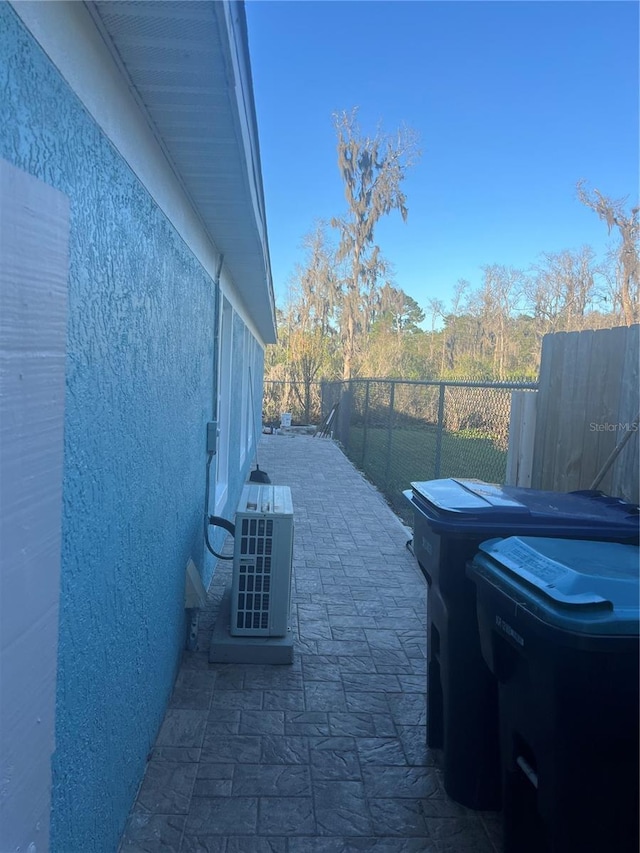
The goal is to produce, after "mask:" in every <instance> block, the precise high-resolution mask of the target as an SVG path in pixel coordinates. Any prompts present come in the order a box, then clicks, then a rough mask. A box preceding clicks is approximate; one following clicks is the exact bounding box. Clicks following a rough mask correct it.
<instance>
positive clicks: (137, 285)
mask: <svg viewBox="0 0 640 853" xmlns="http://www.w3.org/2000/svg"><path fill="white" fill-rule="evenodd" d="M0 115H1V116H2V124H1V125H0V157H3V158H5V159H6V160H8V161H10V162H11V163H13V164H14V165H16V166H17V167H19V168H21V169H23V170H25V171H26V172H28V173H30V174H32V175H34V176H36V177H37V178H39V179H41V180H43V181H45V182H46V183H47V184H50V185H51V186H53V187H56V188H57V189H59V190H61V191H62V192H63V193H65V194H66V195H67V196H68V197H69V198H70V201H71V237H70V272H69V320H68V350H67V378H66V385H67V387H66V400H65V463H64V465H65V467H64V489H63V500H64V508H63V530H62V534H63V552H62V565H61V597H60V625H59V649H58V683H57V705H56V753H55V755H54V759H53V786H54V788H53V805H52V823H51V832H52V846H51V850H52V853H92V851H96V852H98V851H99V853H112V851H114V850H115V849H116V848H117V844H118V839H119V837H120V833H121V831H122V829H123V826H124V823H125V819H126V816H127V813H128V811H129V809H130V807H131V805H132V802H133V799H134V797H135V793H136V790H137V786H138V784H139V782H140V779H141V777H142V773H143V771H144V765H145V759H146V756H147V753H148V751H149V748H150V746H151V745H152V743H153V741H154V738H155V736H156V734H157V731H158V728H159V726H160V724H161V722H162V717H163V714H164V711H165V708H166V703H167V701H168V698H169V695H170V693H171V688H172V685H173V681H174V677H175V674H176V670H177V665H178V663H179V659H180V655H181V651H182V649H183V648H184V641H185V628H186V626H185V616H184V609H183V603H184V602H183V594H184V570H185V566H186V563H187V560H188V558H189V557H193V559H194V560H195V562H196V564H197V565H198V566H199V567H200V569H201V571H202V572H203V574H204V575H205V577H206V576H209V577H210V575H211V565H212V564H211V561H210V560H209V561H208V562H206V564H205V557H204V551H203V539H202V514H203V507H204V487H205V458H206V457H205V424H206V422H207V421H208V420H210V418H211V406H212V392H213V383H214V379H213V375H212V364H213V343H214V340H213V317H214V290H215V288H214V284H213V282H212V280H211V278H210V277H209V276H208V275H207V274H206V272H205V271H204V270H203V268H202V267H201V265H200V264H199V263H198V262H197V260H196V259H195V258H194V257H193V255H192V254H191V253H190V251H189V250H188V248H187V247H186V246H185V244H184V242H183V241H182V240H181V239H180V237H179V236H178V235H177V233H176V232H175V231H174V229H173V227H172V226H171V224H170V222H169V221H168V220H167V219H166V218H165V217H164V215H163V214H162V213H161V212H160V211H159V210H158V208H157V207H156V206H155V204H154V202H153V200H152V198H151V197H150V196H149V194H148V193H147V192H146V190H145V189H144V188H143V187H142V186H141V185H140V183H139V182H138V180H137V179H136V177H135V176H134V174H133V173H132V172H131V170H130V169H129V168H128V166H127V165H126V163H125V162H124V161H123V160H122V159H121V157H120V156H119V155H118V153H117V152H116V151H115V150H114V148H113V147H112V145H111V144H110V143H109V141H108V140H107V139H106V138H105V137H104V135H103V134H102V133H101V131H100V129H99V128H98V126H97V125H96V124H95V122H94V121H93V120H92V118H91V117H90V116H89V115H88V114H87V113H86V111H85V110H84V108H83V106H82V105H81V103H80V102H79V101H78V100H77V98H76V97H75V96H74V94H73V93H72V92H71V91H70V90H69V88H68V86H67V85H66V83H65V82H64V80H63V79H62V78H61V77H60V76H59V74H58V72H57V71H56V70H55V68H53V66H52V65H51V63H50V62H49V60H48V59H47V57H46V56H45V55H44V54H43V52H42V51H41V50H40V48H39V47H38V45H37V44H36V43H35V42H34V41H33V39H32V38H31V36H30V35H29V34H28V33H27V32H26V31H25V29H24V28H23V26H22V24H21V23H20V21H19V19H18V18H17V16H16V15H15V13H14V12H13V10H12V9H11V7H9V6H7V5H6V4H4V3H0ZM234 452H235V449H234ZM249 462H250V459H247V460H246V463H245V466H244V470H243V471H239V470H236V471H235V474H234V475H233V477H232V478H230V486H231V488H230V500H229V515H231V512H232V510H233V506H232V503H233V501H236V500H237V497H238V494H239V490H240V488H241V485H242V480H243V478H244V473H245V470H246V468H247V466H248V464H249ZM232 467H233V466H232Z"/></svg>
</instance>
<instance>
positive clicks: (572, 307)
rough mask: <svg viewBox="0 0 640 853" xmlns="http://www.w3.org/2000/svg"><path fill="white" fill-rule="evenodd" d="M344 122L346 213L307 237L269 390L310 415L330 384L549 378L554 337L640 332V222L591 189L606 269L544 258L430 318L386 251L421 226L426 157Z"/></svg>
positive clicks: (587, 196)
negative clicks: (411, 223)
mask: <svg viewBox="0 0 640 853" xmlns="http://www.w3.org/2000/svg"><path fill="white" fill-rule="evenodd" d="M333 121H334V127H335V130H336V136H337V154H338V168H339V171H340V175H341V179H342V182H343V185H344V191H345V199H346V202H347V208H346V212H345V214H344V215H343V216H342V217H335V218H333V219H332V220H331V221H330V222H323V221H319V222H317V223H316V224H315V226H314V228H313V229H312V230H311V232H310V233H309V234H307V235H306V236H305V238H304V240H303V252H304V257H303V259H302V261H301V262H300V263H299V264H298V265H297V266H296V269H295V272H294V275H293V276H292V280H291V284H290V288H289V292H288V295H287V298H286V301H285V304H284V306H283V307H282V308H278V309H277V313H278V329H279V332H278V336H279V341H278V344H277V345H274V346H272V347H269V348H268V350H267V354H266V372H265V378H266V379H267V380H279V381H285V382H290V383H293V384H294V385H295V387H296V389H297V394H298V396H299V403H300V404H301V405H302V406H304V407H305V408H306V409H307V411H308V409H309V401H310V394H311V386H312V384H313V383H316V382H318V381H320V380H323V379H340V378H342V379H350V378H355V377H382V378H392V377H393V378H398V379H462V378H468V379H487V380H506V379H515V378H536V377H537V374H538V368H539V361H540V347H541V340H542V337H543V336H544V335H545V334H547V333H549V332H560V331H579V330H582V329H596V328H607V327H611V326H618V325H631V324H632V323H637V322H640V293H639V280H640V261H639V252H638V243H639V222H638V214H639V212H640V208H639V207H637V206H636V207H632V208H631V209H630V210H628V209H627V207H626V200H625V199H613V198H610V197H608V196H606V195H604V194H603V193H601V192H600V191H599V190H597V189H594V190H589V189H588V188H587V186H586V184H585V182H584V181H582V180H581V181H578V183H577V185H576V192H577V197H578V199H579V200H580V201H581V202H582V203H583V204H584V205H586V206H587V207H588V208H590V209H591V210H592V211H593V212H594V213H595V214H596V215H597V216H598V217H599V218H600V219H601V220H602V221H603V223H604V225H605V226H606V227H607V228H608V231H609V233H610V234H612V235H614V236H615V237H616V238H617V243H616V245H615V247H614V248H613V249H612V250H611V251H610V252H609V254H608V255H607V256H606V257H605V258H600V259H599V258H597V257H596V254H595V252H594V251H593V249H592V248H591V247H589V246H583V247H581V248H580V249H566V250H564V251H562V252H556V253H543V254H542V255H541V256H540V258H539V259H538V260H537V261H536V262H535V263H534V264H533V265H532V266H531V268H529V269H526V270H522V269H516V268H513V267H510V266H504V265H501V264H492V265H487V266H485V267H483V268H482V281H481V284H480V285H479V286H476V287H472V285H471V284H470V283H469V282H468V281H465V280H459V281H458V282H457V283H456V285H455V287H454V290H453V295H452V297H451V299H450V300H449V302H447V303H445V302H444V301H443V300H440V299H436V298H434V299H429V300H428V301H427V303H426V304H425V305H424V306H420V305H418V303H417V302H416V301H415V300H414V299H413V298H412V297H411V296H409V295H408V294H406V293H405V292H404V291H403V290H402V288H400V287H398V286H397V284H396V283H395V281H394V274H393V267H392V265H391V263H390V262H389V261H388V260H387V259H386V258H385V257H384V256H383V254H382V252H381V249H380V247H379V245H378V244H377V242H376V226H377V225H378V223H379V221H380V220H381V219H382V218H383V217H384V216H387V215H389V214H391V213H393V212H394V211H397V212H398V213H399V214H400V215H401V216H402V218H403V219H406V218H407V215H408V209H407V199H406V196H405V194H404V192H403V189H402V184H403V180H404V178H405V175H406V172H407V170H408V169H409V168H410V167H411V166H412V165H413V164H414V163H415V162H416V161H417V159H418V157H419V156H420V151H419V148H418V139H417V136H416V134H415V133H414V132H413V131H412V130H411V129H408V128H401V129H399V130H398V131H397V132H396V133H395V134H394V135H386V134H384V133H382V131H380V130H378V131H377V132H376V133H375V134H374V135H373V136H371V135H363V134H362V132H361V130H360V128H359V126H358V122H357V111H356V110H352V111H351V112H349V113H346V112H343V113H340V114H336V115H334V117H333Z"/></svg>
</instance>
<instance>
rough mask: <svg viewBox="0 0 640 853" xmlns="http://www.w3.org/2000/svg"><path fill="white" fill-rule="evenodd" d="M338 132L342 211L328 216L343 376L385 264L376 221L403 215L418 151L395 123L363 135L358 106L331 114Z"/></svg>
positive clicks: (351, 368)
mask: <svg viewBox="0 0 640 853" xmlns="http://www.w3.org/2000/svg"><path fill="white" fill-rule="evenodd" d="M333 120H334V126H335V129H336V133H337V136H338V167H339V169H340V174H341V177H342V180H343V182H344V193H345V198H346V200H347V212H346V214H345V215H344V216H342V217H336V218H334V219H332V220H331V224H332V226H333V227H335V228H337V229H338V232H339V234H340V242H339V245H338V253H337V259H338V262H340V261H346V262H347V265H348V272H347V276H346V280H345V282H344V289H343V294H342V304H341V312H340V332H341V337H342V341H343V347H344V363H343V378H344V379H350V378H351V377H352V376H353V374H354V372H355V369H356V357H357V340H358V337H359V336H360V335H364V334H366V333H367V332H368V331H369V329H368V328H367V326H368V322H367V314H368V312H367V307H368V305H369V302H370V297H371V296H372V295H373V294H375V293H376V291H377V289H378V281H379V279H380V278H381V277H383V276H384V273H385V263H384V260H383V259H382V256H381V253H380V248H379V246H378V245H377V244H376V241H375V229H376V225H377V224H378V222H379V221H380V219H381V218H382V217H383V216H386V215H388V214H390V213H391V212H392V211H394V210H398V211H399V212H400V215H401V216H402V218H403V220H406V218H407V212H408V211H407V203H406V202H407V200H406V197H405V194H404V191H403V189H402V183H403V181H404V178H405V175H406V172H407V169H409V168H410V167H411V166H412V165H413V164H414V163H415V161H416V159H417V158H418V156H419V151H418V145H417V135H416V133H415V132H414V131H413V130H411V129H409V128H404V127H403V128H400V129H399V130H398V131H397V132H396V133H395V135H386V134H384V133H382V131H380V130H378V131H377V132H376V134H375V135H374V136H363V134H362V132H361V131H360V128H359V126H358V122H357V109H353V110H352V111H351V112H341V113H338V114H335V115H334V116H333Z"/></svg>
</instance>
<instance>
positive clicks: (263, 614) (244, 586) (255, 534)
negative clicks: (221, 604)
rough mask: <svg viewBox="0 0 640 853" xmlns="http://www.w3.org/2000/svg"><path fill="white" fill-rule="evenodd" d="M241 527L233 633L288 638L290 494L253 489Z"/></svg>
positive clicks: (244, 500)
mask: <svg viewBox="0 0 640 853" xmlns="http://www.w3.org/2000/svg"><path fill="white" fill-rule="evenodd" d="M235 526H236V531H235V537H234V552H233V579H232V583H231V620H230V626H229V631H230V633H231V634H232V635H233V636H235V637H284V636H286V635H287V632H288V631H289V627H290V612H291V565H292V558H293V504H292V502H291V490H290V488H289V487H288V486H272V485H262V484H260V485H258V484H255V483H247V484H246V485H245V487H244V490H243V492H242V496H241V498H240V504H239V506H238V510H237V512H236V519H235Z"/></svg>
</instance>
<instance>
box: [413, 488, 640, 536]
mask: <svg viewBox="0 0 640 853" xmlns="http://www.w3.org/2000/svg"><path fill="white" fill-rule="evenodd" d="M411 487H412V491H406V492H404V493H403V494H404V496H405V497H406V498H407V500H408V501H409V502H410V503H411V504H412V505H413V507H414V510H419V511H420V512H422V513H423V515H424V516H425V517H426V518H427V520H428V522H429V524H430V526H431V527H432V528H433V529H434V531H436V532H440V533H444V532H452V533H454V532H459V533H464V532H466V533H476V532H477V533H479V534H481V535H486V537H487V538H488V537H490V536H497V535H502V536H509V535H523V536H525V535H527V534H530V535H534V534H535V535H538V536H545V535H546V536H564V535H566V536H572V537H574V538H580V536H582V537H583V538H586V537H588V538H594V539H596V538H602V539H627V540H632V541H635V542H637V541H638V537H639V532H640V515H639V510H638V506H637V505H636V504H631V503H627V502H626V501H623V500H622V499H621V498H614V497H610V496H608V495H605V494H603V493H602V492H598V491H580V492H550V491H541V490H537V489H526V488H523V487H519V486H500V485H496V484H494V483H484V482H482V481H481V480H461V479H453V478H448V479H441V480H426V481H424V482H416V483H411Z"/></svg>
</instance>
